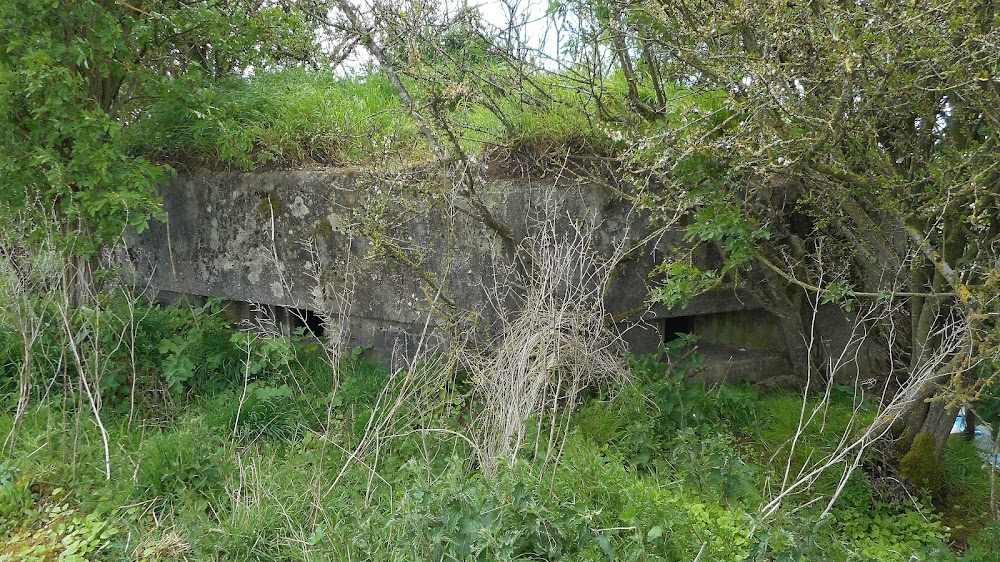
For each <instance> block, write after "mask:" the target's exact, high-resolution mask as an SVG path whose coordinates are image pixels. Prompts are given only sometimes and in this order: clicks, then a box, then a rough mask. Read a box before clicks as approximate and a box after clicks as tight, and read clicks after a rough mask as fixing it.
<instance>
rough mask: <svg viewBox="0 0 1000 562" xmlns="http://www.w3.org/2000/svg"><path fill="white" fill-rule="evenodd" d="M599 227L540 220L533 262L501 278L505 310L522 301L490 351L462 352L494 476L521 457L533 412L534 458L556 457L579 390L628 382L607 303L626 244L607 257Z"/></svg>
mask: <svg viewBox="0 0 1000 562" xmlns="http://www.w3.org/2000/svg"><path fill="white" fill-rule="evenodd" d="M594 231H595V227H593V226H590V227H582V226H578V225H571V227H570V228H568V229H567V228H565V225H558V226H557V224H556V221H555V220H545V221H540V222H539V227H538V228H537V230H536V232H534V233H533V234H532V235H531V236H528V237H526V239H525V240H526V242H525V243H524V250H525V251H524V253H523V255H527V256H531V258H530V260H531V263H530V265H524V264H521V266H520V267H514V266H512V267H511V268H510V269H509V270H508V271H506V272H504V273H505V274H504V275H500V274H498V275H497V279H498V282H497V283H496V284H495V287H496V291H495V294H494V295H493V297H494V299H493V300H494V304H496V305H497V310H498V311H502V310H505V308H503V307H501V306H500V305H501V304H502V303H510V302H515V303H517V304H518V306H515V307H513V310H514V311H515V312H513V313H510V314H506V315H505V314H500V317H501V321H500V324H501V325H500V330H498V332H499V335H498V336H497V337H496V338H495V339H494V341H493V342H492V343H491V345H489V346H487V347H486V348H485V351H480V352H477V353H470V354H467V355H466V356H465V357H464V358H463V359H464V361H463V363H464V364H465V365H466V366H467V368H468V369H469V371H470V372H471V374H472V382H473V394H474V396H475V397H476V399H477V401H478V403H479V404H480V405H481V410H480V411H479V414H478V416H477V417H476V420H475V423H474V428H473V430H474V434H475V440H476V441H477V442H478V443H479V449H480V454H481V456H482V458H481V459H480V461H481V464H482V466H483V469H484V470H485V471H486V472H488V473H489V472H493V471H495V470H496V469H497V468H498V467H499V466H500V465H501V464H502V463H504V462H512V461H513V459H514V458H515V456H516V454H517V452H518V451H519V450H520V449H521V448H522V446H523V445H524V444H525V442H526V438H527V435H526V433H527V430H528V426H529V423H528V422H529V420H532V419H534V420H536V422H537V423H535V424H534V425H535V428H536V432H537V434H536V439H535V447H534V455H535V456H536V457H539V456H540V455H544V456H545V459H546V460H548V459H549V458H551V457H552V456H553V455H555V456H556V457H558V452H559V450H561V444H562V442H563V440H564V439H565V434H566V432H567V431H568V427H569V418H570V416H571V413H572V409H573V407H574V406H575V405H576V404H577V402H578V401H579V399H580V394H581V392H582V391H583V390H584V389H587V388H593V387H620V386H621V385H623V384H624V383H625V382H626V381H627V380H628V367H627V365H626V363H625V362H624V361H623V360H622V352H623V351H624V348H625V346H624V342H623V340H622V338H621V334H619V333H618V332H617V331H616V330H615V329H614V327H613V326H612V325H610V324H609V323H608V322H607V319H608V315H607V314H606V313H605V308H604V296H605V290H606V287H607V286H608V284H609V282H610V279H611V275H612V272H613V270H614V268H615V265H616V264H617V263H618V261H619V259H618V257H619V256H620V255H621V248H620V247H619V248H616V249H615V251H614V252H613V254H612V256H611V257H610V258H606V257H603V256H601V254H599V253H598V251H597V250H595V243H594V239H593V232H594ZM501 279H502V280H501ZM507 310H510V308H507Z"/></svg>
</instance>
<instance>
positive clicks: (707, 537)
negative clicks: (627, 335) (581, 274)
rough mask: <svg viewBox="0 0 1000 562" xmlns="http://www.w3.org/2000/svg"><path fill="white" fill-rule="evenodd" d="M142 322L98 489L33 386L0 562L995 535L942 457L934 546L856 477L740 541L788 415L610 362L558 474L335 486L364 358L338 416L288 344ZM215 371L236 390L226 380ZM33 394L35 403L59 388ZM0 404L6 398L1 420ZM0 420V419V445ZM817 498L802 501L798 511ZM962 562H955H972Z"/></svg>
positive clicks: (398, 555) (56, 402) (461, 412)
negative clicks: (172, 345) (176, 349)
mask: <svg viewBox="0 0 1000 562" xmlns="http://www.w3.org/2000/svg"><path fill="white" fill-rule="evenodd" d="M144 307H145V305H144ZM121 316H124V315H121ZM140 317H141V318H143V319H144V320H143V322H142V324H141V325H140V326H139V330H138V333H139V334H140V338H139V341H143V342H146V343H145V344H143V345H144V346H146V347H148V348H149V349H148V351H147V352H144V353H143V354H142V356H141V360H140V364H139V366H140V368H139V369H138V370H137V371H132V369H131V368H130V367H129V366H128V363H126V362H114V361H112V362H109V363H108V364H109V365H110V366H111V368H112V370H113V371H115V373H114V374H115V375H117V376H107V377H105V378H104V379H102V381H103V382H102V384H103V385H105V386H104V388H103V392H104V395H105V396H106V397H107V399H106V402H105V407H104V410H103V411H102V414H103V416H104V418H105V425H106V426H107V427H108V430H109V432H110V433H111V438H112V441H113V442H114V443H115V444H116V445H115V448H114V450H113V454H112V478H111V479H110V480H105V479H103V475H102V470H101V468H100V466H101V463H102V460H101V455H100V452H99V451H100V448H101V447H100V434H99V432H98V431H97V429H96V427H95V426H94V425H93V424H91V423H89V421H88V418H89V414H88V412H87V410H86V409H82V410H74V409H73V408H66V407H65V406H64V404H73V403H78V402H79V401H80V400H81V398H80V397H79V396H78V394H79V392H80V390H79V389H78V388H74V387H72V386H59V385H58V384H56V385H54V386H53V385H48V390H46V391H45V393H44V394H41V395H39V396H37V397H36V398H35V399H34V400H33V402H32V406H31V408H30V409H29V411H28V412H27V414H26V415H25V417H24V419H23V420H22V423H21V426H20V429H19V431H18V433H17V440H16V442H15V444H14V445H12V449H11V450H10V454H9V455H7V456H6V457H5V458H6V460H5V461H4V462H3V463H2V464H0V490H2V493H0V528H2V529H3V531H4V536H5V537H6V538H4V539H2V540H0V559H9V560H36V559H37V560H44V559H49V558H48V557H52V556H62V557H63V559H74V560H75V559H79V560H123V559H132V560H212V559H217V560H288V559H295V560H324V559H347V558H352V559H369V560H451V559H459V560H469V559H472V560H517V559H544V560H560V559H565V560H623V559H624V560H677V561H688V560H693V559H694V558H695V557H696V556H697V555H698V553H699V552H702V556H703V557H704V558H703V559H711V560H800V559H812V560H912V559H914V558H912V557H916V559H920V560H947V559H951V558H952V557H953V556H954V554H952V552H951V551H949V550H948V548H947V543H948V541H949V537H951V536H953V535H955V534H956V528H957V526H958V525H962V526H963V530H962V532H961V537H962V539H961V540H962V541H963V542H962V544H963V545H971V550H970V552H971V553H975V552H986V550H985V549H986V548H988V546H986V545H987V544H988V541H990V540H993V539H992V538H991V537H993V533H995V531H994V530H992V529H993V528H992V527H990V526H989V523H988V518H986V517H984V516H985V515H986V511H987V509H986V505H987V504H988V502H989V498H988V492H986V493H984V491H983V490H988V488H989V483H988V475H987V473H986V472H985V471H983V470H982V468H981V460H978V457H976V456H973V457H969V456H968V455H966V454H965V453H963V452H962V451H965V449H962V446H965V445H966V444H965V443H959V442H956V443H955V447H956V452H954V453H949V455H946V457H945V458H946V459H956V460H955V462H952V461H950V460H949V462H951V463H952V464H951V465H949V466H950V468H949V470H948V471H947V472H946V473H945V477H944V485H945V487H947V488H948V489H949V490H950V491H951V493H952V494H954V495H955V498H954V499H955V500H956V502H960V503H964V504H965V505H964V509H962V510H959V511H954V512H952V513H950V514H949V515H948V517H949V523H948V525H949V526H945V524H943V523H942V515H941V512H940V511H937V510H936V509H935V508H934V507H932V506H931V505H929V504H926V503H923V502H922V501H920V500H918V499H916V498H906V497H902V498H900V497H891V496H889V495H886V494H885V493H884V492H882V491H880V481H879V480H878V478H877V477H876V476H875V473H874V472H869V471H858V472H857V473H855V474H854V475H853V476H852V479H851V482H850V486H849V489H848V491H847V492H846V493H845V494H844V496H843V500H842V501H841V502H840V504H839V505H838V507H837V509H836V510H835V511H834V512H833V513H832V515H831V516H830V517H829V518H827V519H826V520H823V521H821V522H820V523H815V517H816V513H813V511H812V509H811V508H809V507H806V508H805V509H803V510H801V511H799V512H797V513H794V514H793V513H788V514H783V515H781V516H780V517H777V518H774V519H771V520H769V521H766V522H765V521H763V520H760V519H759V518H758V516H757V509H758V506H760V505H761V503H762V499H763V494H765V493H767V488H768V482H769V481H773V480H774V479H775V478H777V477H778V474H777V471H778V470H779V469H778V468H776V466H775V464H773V459H774V458H776V457H777V458H781V455H782V453H783V451H784V448H785V447H787V444H788V439H789V437H790V436H791V434H792V433H793V432H794V431H795V428H796V427H797V420H798V416H799V409H800V408H801V398H800V397H797V396H795V395H790V394H776V395H769V396H761V395H758V394H756V393H755V392H754V391H752V390H751V389H749V388H746V387H744V388H737V387H721V388H705V387H703V386H699V385H693V384H690V383H686V382H684V375H685V370H687V369H696V368H697V366H698V361H699V360H698V358H697V355H689V354H688V355H685V354H683V353H682V354H681V355H678V356H677V357H678V358H679V357H681V356H684V357H685V359H684V361H683V362H681V363H678V362H677V361H674V362H673V363H672V364H671V365H668V364H667V363H661V362H660V361H658V360H657V359H656V358H654V357H628V358H627V359H628V361H629V362H630V364H631V366H632V370H633V372H634V374H635V381H634V383H633V384H631V385H629V386H627V387H626V388H625V389H624V390H622V391H621V392H620V393H618V394H616V395H613V396H611V395H601V394H593V395H591V396H590V397H589V398H588V399H586V400H585V401H584V403H583V405H582V407H581V409H580V410H579V412H577V413H576V414H575V415H574V416H573V418H572V422H571V425H572V427H571V430H570V433H569V436H568V439H567V441H566V443H565V446H564V448H563V450H562V454H561V456H560V458H559V460H558V463H557V464H556V465H554V466H553V465H551V464H546V463H545V462H544V461H542V460H535V461H531V459H533V458H535V457H533V455H532V452H531V451H532V449H533V447H534V444H533V443H531V442H530V439H529V442H527V443H525V444H524V446H523V450H522V451H521V453H520V454H519V459H520V460H518V461H517V462H515V463H514V464H513V465H511V466H507V465H504V466H502V467H498V468H497V469H496V471H495V472H494V473H493V475H492V476H487V475H486V474H485V473H484V472H483V471H482V470H481V468H480V467H478V466H476V464H475V463H472V462H470V458H474V455H473V454H472V453H473V452H472V451H471V450H470V449H469V445H468V443H467V442H466V441H463V440H461V439H456V438H454V437H451V436H450V434H447V433H437V434H434V433H431V434H428V433H410V434H408V435H402V436H399V437H396V438H394V439H392V440H391V441H389V442H388V443H387V444H386V445H385V446H384V447H383V450H382V453H381V457H380V458H379V459H378V464H377V465H376V466H374V467H370V466H366V465H365V464H358V463H354V464H349V465H347V466H348V469H347V472H346V476H344V477H342V478H340V479H339V480H338V483H337V485H336V486H331V485H330V483H331V482H332V481H333V480H334V478H335V477H336V475H337V474H338V473H339V472H340V471H341V469H342V467H343V466H344V463H345V461H346V454H347V452H348V451H350V450H351V445H352V443H356V442H357V441H358V440H360V439H362V438H363V433H364V431H365V422H366V421H367V419H368V416H369V412H370V411H371V408H373V407H374V406H375V404H376V401H377V400H378V396H379V393H380V392H381V389H382V388H383V386H384V385H386V384H387V383H388V382H389V381H390V380H391V377H390V374H389V373H388V372H387V371H386V370H385V369H384V368H383V367H381V366H379V365H377V364H373V363H369V362H367V361H366V360H365V359H364V355H365V350H363V349H360V348H359V349H357V350H355V351H353V352H352V353H349V354H348V355H347V356H346V357H345V359H344V363H343V364H342V365H341V366H340V384H339V386H338V387H336V391H335V392H334V391H333V390H332V389H333V388H334V387H333V386H332V379H331V377H332V376H333V375H332V372H331V371H330V366H329V365H328V364H326V363H325V362H324V359H323V354H322V353H321V352H320V350H319V349H318V348H317V345H316V344H315V343H310V342H309V341H308V340H304V341H299V342H295V341H293V340H289V339H287V338H285V337H283V336H274V335H272V336H256V337H254V338H252V339H248V337H247V336H248V335H247V334H242V333H239V332H234V331H233V330H231V329H230V328H228V327H227V326H226V325H225V323H224V322H223V321H222V320H221V319H220V317H219V315H218V312H217V310H215V309H214V308H213V307H212V305H211V304H210V305H209V306H205V307H194V308H192V307H189V306H188V307H184V306H182V307H156V306H153V307H149V308H148V310H144V311H143V314H142V315H141V316H140ZM199 330H201V332H200V333H201V335H200V336H198V338H199V341H198V343H197V345H192V346H189V347H187V348H186V351H185V352H184V353H185V354H187V355H189V356H190V357H192V358H193V359H195V360H196V363H197V364H199V365H202V364H207V365H209V367H207V368H204V369H203V370H200V371H199V372H198V375H197V377H194V378H190V379H186V380H184V381H183V382H178V383H176V384H174V385H171V384H169V383H168V382H167V377H168V376H170V375H169V369H171V368H174V367H171V355H170V353H171V352H170V351H169V350H167V351H165V352H160V344H161V343H162V342H165V341H171V340H172V339H173V338H174V337H176V336H177V335H183V334H191V333H198V331H199ZM675 347H677V348H678V349H677V351H681V352H683V350H681V349H680V344H677V345H676V346H675ZM247 349H249V350H250V352H249V354H248V355H247V354H246V350H247ZM276 350H278V351H276ZM6 355H7V356H13V357H17V356H19V355H18V354H17V353H13V354H11V353H9V351H8V352H7V353H6ZM235 357H243V358H244V359H245V360H244V361H242V362H240V363H239V364H240V368H238V369H237V368H235V367H227V364H228V362H229V361H232V360H233V358H235ZM213 358H214V359H213ZM254 365H260V367H259V368H258V367H255V366H254ZM4 369H5V374H6V373H10V372H15V371H11V370H10V369H16V365H13V364H12V362H8V363H6V364H5V366H4ZM248 372H250V373H251V374H250V376H249V378H243V376H244V375H246V374H247V373H248ZM37 376H38V377H39V381H38V382H39V383H40V384H38V385H37V386H36V388H45V385H43V384H41V383H44V382H45V381H46V380H48V379H49V378H50V377H51V378H53V380H58V379H59V378H60V377H59V376H58V374H55V375H54V374H53V373H48V372H41V371H40V372H39V373H37ZM136 376H138V377H139V378H138V379H135V380H133V379H132V377H136ZM5 378H7V377H6V376H5ZM133 387H134V390H133ZM132 392H135V393H136V395H137V396H136V398H134V399H131V400H130V399H129V395H130V393H132ZM248 394H249V395H250V397H249V398H248V397H247V395H248ZM15 397H16V392H15V391H14V389H13V388H12V387H7V388H6V389H5V390H4V394H3V398H2V399H3V401H4V404H6V405H13V404H14V402H15V401H16V400H15ZM241 397H243V398H242V399H241ZM467 399H469V398H467ZM815 399H819V397H816V398H815ZM856 400H857V399H856V397H855V396H854V394H853V393H849V392H846V391H845V392H841V393H839V395H838V396H835V397H834V400H833V401H832V402H831V403H830V405H829V407H828V413H827V422H826V424H825V425H824V426H823V427H822V428H820V427H814V428H812V429H811V430H810V431H809V433H808V434H807V435H805V436H804V437H802V443H801V444H800V448H799V450H798V453H797V454H798V455H801V458H798V460H795V459H793V462H796V463H798V462H805V460H806V459H807V458H808V457H810V456H812V455H815V454H818V453H819V452H821V451H822V450H824V449H826V448H829V447H832V446H834V445H835V444H836V442H837V440H838V439H839V431H841V430H842V428H843V427H845V425H846V424H847V423H850V419H851V418H852V416H853V415H855V412H856V405H857V404H856ZM130 403H131V404H134V406H132V407H133V408H135V410H134V411H130ZM474 407H475V406H474V404H471V403H467V404H464V405H457V406H456V404H454V403H452V404H450V405H448V406H447V407H446V409H445V410H442V411H441V412H430V413H428V415H429V416H430V417H431V418H434V419H437V420H440V419H441V416H442V415H445V416H454V418H453V419H452V420H451V422H450V423H448V424H447V425H446V427H452V428H456V429H461V428H462V426H463V421H462V420H463V418H466V417H467V416H468V411H469V410H468V409H469V408H474ZM12 412H13V409H12V408H11V409H6V408H5V410H4V413H3V415H2V416H0V431H2V432H3V433H4V434H6V433H7V432H8V431H9V430H10V429H11V428H12V423H13V418H12V415H13V414H12ZM237 412H239V413H237ZM425 421H426V420H425ZM410 423H411V424H412V426H413V427H414V428H419V427H425V426H424V425H422V422H421V420H416V419H414V420H411V421H410ZM527 434H528V435H529V436H530V435H533V432H532V431H528V432H527ZM949 450H950V449H949ZM963 459H964V460H963ZM876 460H877V459H873V462H874V461H876ZM956 463H959V464H956ZM961 463H964V465H963V464H961ZM959 466H964V468H958V467H959ZM372 469H373V470H372ZM835 484H836V479H834V478H830V479H828V480H821V481H818V482H817V483H816V485H815V486H814V488H813V489H811V490H809V491H807V492H805V494H806V497H805V498H803V499H802V503H805V502H807V501H808V497H809V496H812V495H815V496H816V497H821V496H823V495H824V494H827V493H828V492H829V489H830V487H831V486H833V485H835ZM951 526H955V528H952V527H951ZM965 541H967V542H965ZM984 541H985V542H984ZM977 549H980V550H978V551H977ZM74 556H77V558H74ZM976 556H980V557H979V558H976V557H975V556H971V555H970V557H969V558H968V559H973V560H988V558H982V557H981V555H976Z"/></svg>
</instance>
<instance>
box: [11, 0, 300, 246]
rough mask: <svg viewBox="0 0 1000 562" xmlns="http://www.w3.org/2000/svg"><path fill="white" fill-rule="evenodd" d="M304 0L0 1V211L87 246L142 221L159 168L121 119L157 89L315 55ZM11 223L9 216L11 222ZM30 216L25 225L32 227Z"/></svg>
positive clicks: (63, 242)
mask: <svg viewBox="0 0 1000 562" xmlns="http://www.w3.org/2000/svg"><path fill="white" fill-rule="evenodd" d="M311 7H312V6H310V5H309V3H305V2H304V3H299V4H296V3H290V2H289V3H285V2H269V1H263V0H260V1H258V0H220V1H205V2H171V1H160V0H152V1H139V2H131V3H130V2H114V1H99V0H83V1H80V2H72V3H65V2H59V1H51V0H16V1H11V2H5V3H3V5H2V6H0V30H2V31H0V47H2V48H0V85H2V92H3V93H2V94H0V131H2V133H0V135H3V136H2V146H3V149H2V150H0V185H3V186H4V187H3V205H2V210H0V216H3V218H4V219H6V220H8V221H10V220H12V219H13V217H15V216H19V217H21V218H26V219H28V221H29V222H28V226H27V228H28V229H36V230H37V228H38V226H39V225H40V223H41V222H42V221H43V219H45V218H48V219H51V220H52V223H53V224H55V225H58V227H57V228H56V232H51V233H49V234H56V235H58V238H59V239H60V246H61V247H62V249H63V251H65V252H67V253H69V254H75V255H80V256H84V257H86V256H90V255H93V254H94V253H95V252H96V251H97V250H98V249H99V248H100V247H101V246H102V245H103V244H104V243H106V242H108V241H111V240H114V239H116V238H117V237H118V236H120V234H121V232H122V230H123V229H124V228H125V227H126V226H130V227H134V228H139V229H142V228H143V227H144V225H145V224H146V221H147V220H148V219H149V217H150V215H151V214H152V213H155V212H156V209H157V206H156V201H155V198H154V193H153V188H154V187H155V185H156V183H157V182H159V181H161V180H162V179H163V178H164V176H165V174H166V173H167V172H168V168H166V167H164V166H162V165H160V164H157V163H153V162H150V161H149V160H148V159H147V158H145V157H144V156H142V155H139V154H133V153H130V151H128V150H127V148H126V146H125V144H124V143H123V128H125V127H128V126H129V125H130V124H132V123H133V122H135V120H136V119H137V118H138V117H139V115H140V114H141V112H142V111H143V110H144V109H145V108H146V107H148V106H149V104H150V103H151V102H152V101H153V100H155V99H156V98H157V97H158V96H160V95H162V94H163V93H164V92H165V91H166V90H168V89H173V90H175V91H176V90H178V88H177V87H176V86H177V84H178V83H181V84H185V85H186V88H184V89H183V90H184V91H185V92H186V95H187V96H189V97H191V98H194V99H197V96H198V94H199V87H200V86H201V84H202V83H203V81H204V80H206V79H208V78H218V77H222V76H230V75H234V74H240V73H242V72H246V71H248V70H249V69H253V68H266V67H268V66H271V65H275V64H281V63H288V62H292V63H296V62H305V61H315V60H316V58H315V55H316V53H317V47H316V41H315V35H314V32H313V30H314V27H313V26H312V24H310V23H309V22H310V20H309V18H308V17H307V16H306V12H305V11H304V10H306V9H309V8H311ZM15 222H16V221H15ZM32 225H34V226H32Z"/></svg>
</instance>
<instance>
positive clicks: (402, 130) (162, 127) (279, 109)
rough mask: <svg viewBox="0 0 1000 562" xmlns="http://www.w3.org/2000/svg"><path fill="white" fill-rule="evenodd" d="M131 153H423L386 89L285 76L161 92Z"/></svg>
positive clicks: (203, 158)
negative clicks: (161, 95)
mask: <svg viewBox="0 0 1000 562" xmlns="http://www.w3.org/2000/svg"><path fill="white" fill-rule="evenodd" d="M129 137H130V142H131V148H132V151H133V152H137V153H142V154H145V155H148V156H150V157H152V158H154V159H158V160H166V161H172V162H183V163H195V164H205V165H209V166H232V167H236V168H240V169H251V168H254V167H258V166H267V167H280V166H303V165H305V166H309V165H318V164H326V165H334V164H347V163H353V162H369V161H373V160H375V161H377V160H378V159H383V158H384V159H387V160H390V161H397V160H399V159H403V160H405V159H407V158H410V157H412V156H413V155H415V154H423V153H426V152H427V149H426V148H425V144H424V141H423V139H422V138H421V137H420V135H419V134H418V132H417V128H416V126H415V125H414V123H413V121H412V119H411V118H410V116H409V115H408V114H407V113H406V112H405V111H404V110H403V108H401V106H400V104H399V101H398V98H397V96H396V93H395V91H394V90H393V89H392V86H391V85H390V84H389V82H388V81H387V80H385V79H383V78H381V77H378V76H368V77H365V78H361V79H343V78H337V77H335V76H333V75H332V74H330V73H326V72H307V71H304V70H297V69H296V70H287V71H283V72H279V73H272V74H268V73H265V74H260V75H258V76H254V77H252V78H249V79H242V78H232V79H227V80H221V81H218V82H215V83H211V84H208V85H206V86H204V87H202V88H200V89H198V90H195V91H194V92H192V91H190V90H188V89H186V87H185V86H184V85H179V86H178V87H177V88H176V89H175V90H171V91H167V92H164V94H163V97H162V99H160V100H159V101H158V102H156V103H154V104H153V105H152V107H151V108H150V109H149V110H148V111H147V112H145V113H144V114H143V115H142V116H140V118H139V119H138V121H137V122H136V123H135V124H134V125H133V126H132V127H130V128H129Z"/></svg>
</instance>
